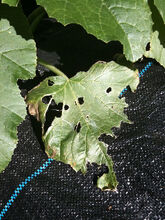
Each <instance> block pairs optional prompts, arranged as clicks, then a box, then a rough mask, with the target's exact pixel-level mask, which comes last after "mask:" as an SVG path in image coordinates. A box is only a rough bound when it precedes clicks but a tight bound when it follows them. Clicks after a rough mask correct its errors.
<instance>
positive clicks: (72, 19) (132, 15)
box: [37, 0, 152, 61]
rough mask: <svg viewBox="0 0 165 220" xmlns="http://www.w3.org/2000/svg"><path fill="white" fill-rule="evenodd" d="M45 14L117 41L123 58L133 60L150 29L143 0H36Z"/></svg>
mask: <svg viewBox="0 0 165 220" xmlns="http://www.w3.org/2000/svg"><path fill="white" fill-rule="evenodd" d="M37 2H38V4H40V5H42V6H43V7H45V9H46V11H47V12H48V14H49V16H51V17H55V18H56V19H57V20H58V21H60V22H61V23H63V24H65V25H66V24H69V23H77V24H80V25H82V26H83V27H84V28H85V29H86V30H87V32H88V33H91V34H93V35H95V36H96V37H97V38H99V39H101V40H103V41H105V42H109V41H112V40H118V41H120V42H121V43H122V44H123V46H124V53H125V55H126V58H127V59H128V60H130V61H136V60H138V59H139V58H140V57H142V55H143V54H144V52H145V47H146V44H147V43H148V42H149V41H150V35H151V31H152V19H151V12H150V9H149V7H148V4H147V1H144V0H120V1H119V0H83V1H82V0H49V1H45V0H37Z"/></svg>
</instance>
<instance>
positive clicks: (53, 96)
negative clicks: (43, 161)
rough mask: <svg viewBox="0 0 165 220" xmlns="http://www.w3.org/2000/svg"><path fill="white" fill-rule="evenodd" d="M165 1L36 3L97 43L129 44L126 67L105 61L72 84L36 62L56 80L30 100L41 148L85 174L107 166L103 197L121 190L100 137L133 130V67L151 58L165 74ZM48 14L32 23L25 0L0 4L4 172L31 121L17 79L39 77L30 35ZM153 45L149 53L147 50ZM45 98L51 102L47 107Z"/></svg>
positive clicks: (0, 154)
mask: <svg viewBox="0 0 165 220" xmlns="http://www.w3.org/2000/svg"><path fill="white" fill-rule="evenodd" d="M162 1H163V0H162ZM162 1H161V0H155V1H154V3H155V6H156V7H157V8H156V7H155V6H154V4H153V1H147V0H140V1H139V0H123V1H115V0H85V1H82V0H81V1H80V0H69V1H67V0H49V1H43V0H38V1H37V3H38V4H40V5H41V6H43V7H44V8H45V9H46V11H47V13H48V15H49V16H50V17H54V18H56V19H57V20H58V21H60V22H61V23H63V24H65V25H66V24H69V23H77V24H80V25H82V26H83V27H84V28H85V29H86V30H87V32H88V33H90V34H93V35H95V36H96V37H97V38H98V39H101V40H103V41H105V42H108V41H112V40H118V41H120V42H121V43H122V44H123V48H124V55H125V57H126V59H123V58H119V63H120V64H117V63H115V62H114V61H112V62H109V63H104V62H101V61H100V62H97V63H96V64H94V65H93V66H92V67H91V68H90V69H89V70H88V71H87V72H79V73H77V74H76V75H75V76H74V77H72V78H70V79H69V78H68V77H67V76H66V75H65V74H64V73H62V72H61V71H60V70H58V69H57V68H56V67H53V66H51V65H50V64H48V63H46V62H45V61H43V60H40V59H38V63H40V64H41V65H44V66H45V67H46V68H48V69H50V70H51V71H52V72H54V74H55V76H52V77H49V78H47V79H45V80H44V81H43V82H41V83H40V84H39V85H38V86H37V87H35V88H34V89H32V90H31V91H30V92H29V93H28V95H27V97H26V99H25V101H26V104H27V105H28V109H29V113H30V114H31V115H34V116H36V118H37V119H38V120H40V121H41V123H42V129H43V141H44V143H45V149H46V153H47V154H48V156H49V157H52V158H53V159H56V160H60V161H62V162H64V163H67V164H70V165H71V166H72V167H73V169H74V170H76V171H78V170H81V171H82V172H83V173H85V171H86V166H87V163H88V162H89V163H93V162H95V163H97V164H98V165H101V164H105V165H106V166H107V167H108V169H109V172H108V173H106V174H104V175H102V176H101V177H100V178H98V181H97V186H98V187H99V188H100V189H102V190H110V189H111V190H115V189H116V187H117V180H116V177H115V173H114V171H113V163H112V160H111V158H110V157H109V155H108V154H107V147H106V145H105V144H104V143H102V142H101V141H99V137H100V135H101V134H103V133H106V134H110V135H112V136H113V132H112V130H111V129H112V127H120V124H121V122H122V121H123V122H127V123H130V121H129V120H128V118H127V116H126V115H125V114H124V108H125V107H126V106H127V104H126V103H125V99H124V98H122V99H119V94H120V92H121V91H122V89H124V88H125V87H126V86H128V85H129V86H130V88H131V89H132V91H135V89H136V87H137V85H138V82H139V79H138V76H137V71H133V70H132V69H130V66H132V65H133V63H134V62H135V61H137V60H138V59H140V58H142V57H143V56H146V57H150V58H154V59H156V60H157V61H158V62H159V63H160V64H161V65H163V66H164V67H165V56H164V55H165V49H164V45H165V39H164V38H163V37H162V36H164V35H163V34H164V31H165V28H164V27H165V25H164V22H165V19H164V14H165V8H164V5H163V4H162ZM3 3H7V4H9V5H10V6H9V5H6V4H3ZM17 5H18V7H11V6H17ZM150 8H151V9H150ZM151 10H152V13H151ZM159 11H160V14H158V12H159ZM156 13H157V14H156ZM44 14H45V11H44V10H43V8H41V7H39V8H37V9H36V10H35V11H33V12H32V14H31V15H30V16H29V17H28V19H27V18H26V17H25V15H24V14H23V12H22V9H21V7H20V3H19V1H15V0H2V3H1V4H0V90H1V99H0V171H2V170H4V169H5V167H6V166H7V165H8V163H9V161H10V160H11V156H12V154H13V151H14V149H15V147H16V144H17V126H18V125H19V124H20V123H21V121H22V120H23V119H24V117H25V115H26V104H25V102H24V100H23V99H22V98H21V96H20V95H19V93H20V91H19V88H18V86H17V80H18V79H29V78H32V77H34V76H35V68H36V60H37V55H36V46H35V41H34V40H33V39H32V38H33V37H32V32H34V31H35V29H36V27H37V25H38V23H39V22H40V20H41V19H42V17H43V15H44ZM155 15H158V16H155ZM158 20H160V21H161V22H158ZM20 21H21V22H20ZM148 43H150V49H149V51H146V45H147V44H148ZM119 57H120V56H119ZM128 61H129V62H128ZM130 62H131V65H130ZM126 66H127V67H126ZM6 85H8V86H7V88H6ZM95 88H97V90H96V89H95ZM44 97H49V100H48V103H46V104H45V103H44V101H43V99H44ZM52 100H55V102H56V103H58V104H60V103H61V112H62V114H61V116H60V117H59V118H55V119H54V120H53V122H52V125H51V126H50V127H49V128H48V130H47V131H44V123H45V120H46V119H45V118H46V112H47V110H48V108H49V105H50V104H51V102H52Z"/></svg>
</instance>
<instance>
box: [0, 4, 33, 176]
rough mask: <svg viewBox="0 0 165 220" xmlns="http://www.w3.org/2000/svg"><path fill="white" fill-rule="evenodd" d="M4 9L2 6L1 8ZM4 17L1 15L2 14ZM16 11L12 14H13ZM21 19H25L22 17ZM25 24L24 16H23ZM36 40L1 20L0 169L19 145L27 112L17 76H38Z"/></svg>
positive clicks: (6, 21)
mask: <svg viewBox="0 0 165 220" xmlns="http://www.w3.org/2000/svg"><path fill="white" fill-rule="evenodd" d="M0 10H1V8H0ZM0 16H1V14H0ZM14 16H15V14H13V17H14ZM21 19H22V20H21ZM20 21H21V22H22V23H24V19H23V18H22V17H20ZM35 53H36V52H35V43H34V41H33V40H25V39H23V38H22V37H21V36H19V35H17V34H16V32H15V29H14V27H13V26H11V25H10V24H9V21H8V20H7V19H2V18H1V19H0V94H1V97H0V172H1V171H2V170H4V169H5V167H6V166H7V165H8V163H9V161H10V160H11V156H12V154H13V151H14V149H15V147H16V144H17V126H18V125H19V124H20V122H21V121H22V120H23V119H24V117H25V115H26V105H25V103H24V100H23V98H21V95H20V90H19V88H18V86H17V80H18V79H28V78H31V77H33V76H34V75H35V66H36V57H35Z"/></svg>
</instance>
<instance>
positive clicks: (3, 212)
mask: <svg viewBox="0 0 165 220" xmlns="http://www.w3.org/2000/svg"><path fill="white" fill-rule="evenodd" d="M151 65H152V62H149V63H148V64H147V65H146V66H145V67H144V68H143V69H142V70H141V72H140V73H139V74H138V75H139V77H142V76H143V74H144V73H145V72H146V71H147V70H148V69H149V68H150V67H151ZM125 91H127V88H125V89H123V90H122V92H121V93H120V96H122V95H123V94H124V92H125ZM52 161H53V159H51V158H49V159H48V160H47V161H46V162H45V163H44V164H43V165H42V166H41V167H40V168H39V169H38V170H37V171H35V172H34V173H33V174H31V176H28V177H27V178H26V179H25V180H24V181H23V182H22V183H21V184H19V187H17V188H16V190H15V191H14V193H13V194H12V195H11V197H10V199H9V200H8V202H7V203H6V205H5V207H4V208H3V209H2V211H1V213H0V220H1V219H2V218H3V217H4V215H5V214H6V212H7V211H8V209H9V208H10V206H11V205H12V203H13V202H14V201H15V199H16V198H17V196H18V195H19V193H20V192H21V191H22V189H23V188H24V187H25V186H26V185H27V183H28V182H30V181H31V180H33V178H34V177H37V176H38V175H40V174H41V173H42V172H43V171H44V170H45V169H46V168H47V167H48V166H49V165H50V164H51V162H52Z"/></svg>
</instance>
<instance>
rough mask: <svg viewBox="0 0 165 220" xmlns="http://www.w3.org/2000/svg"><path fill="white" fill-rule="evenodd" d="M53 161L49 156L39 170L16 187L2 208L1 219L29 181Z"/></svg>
mask: <svg viewBox="0 0 165 220" xmlns="http://www.w3.org/2000/svg"><path fill="white" fill-rule="evenodd" d="M52 161H53V159H51V158H49V159H48V160H47V161H46V162H45V163H44V164H43V165H42V166H41V167H40V168H39V169H38V170H36V171H35V172H34V173H33V174H31V176H28V177H27V178H26V179H25V180H24V181H23V182H22V183H21V184H19V186H18V187H17V188H16V190H15V191H14V193H13V194H12V195H11V197H10V199H9V200H8V202H7V203H6V205H5V207H4V208H3V209H2V211H1V213H0V220H1V219H2V218H3V217H4V215H5V214H6V212H7V211H8V209H9V208H10V206H11V205H12V203H13V202H14V201H15V199H16V198H17V196H18V195H19V193H20V192H21V191H22V189H23V188H24V187H25V186H26V185H27V183H28V182H30V181H31V180H32V179H34V177H37V176H38V175H40V174H41V173H42V172H43V171H44V170H45V169H46V168H47V167H48V166H49V165H50V164H51V162H52Z"/></svg>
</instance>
